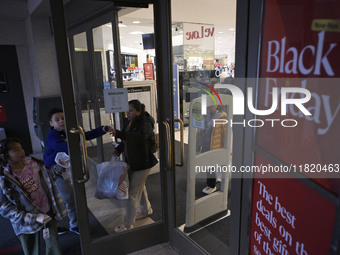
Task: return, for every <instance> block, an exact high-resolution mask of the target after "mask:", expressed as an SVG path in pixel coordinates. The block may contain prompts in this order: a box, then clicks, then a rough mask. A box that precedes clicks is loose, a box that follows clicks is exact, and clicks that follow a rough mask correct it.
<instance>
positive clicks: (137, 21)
mask: <svg viewBox="0 0 340 255" xmlns="http://www.w3.org/2000/svg"><path fill="white" fill-rule="evenodd" d="M132 23H133V24H140V21H139V20H135V21H132Z"/></svg>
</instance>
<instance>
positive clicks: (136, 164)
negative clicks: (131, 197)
mask: <svg viewBox="0 0 340 255" xmlns="http://www.w3.org/2000/svg"><path fill="white" fill-rule="evenodd" d="M154 123H155V121H154V119H153V118H152V116H151V115H150V114H149V113H147V112H145V113H144V114H141V115H140V116H137V117H136V118H134V119H133V120H132V122H131V125H130V128H129V129H128V125H129V123H128V125H126V126H125V127H124V129H123V131H121V132H120V131H118V130H117V131H116V132H117V133H116V137H118V138H121V139H122V140H123V141H124V143H121V144H120V145H119V146H118V147H117V148H116V149H117V151H118V152H119V153H121V152H123V151H124V149H125V146H126V149H125V153H126V152H127V155H126V158H127V160H126V161H127V163H128V164H129V166H130V170H131V171H138V170H145V169H148V168H151V167H153V166H155V165H156V164H157V163H158V160H157V158H156V157H155V155H154V154H153V153H152V147H153V145H154V143H155V138H154V135H153V128H154ZM127 129H128V130H127Z"/></svg>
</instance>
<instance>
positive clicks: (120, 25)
mask: <svg viewBox="0 0 340 255" xmlns="http://www.w3.org/2000/svg"><path fill="white" fill-rule="evenodd" d="M118 27H127V25H125V24H123V23H119V24H118Z"/></svg>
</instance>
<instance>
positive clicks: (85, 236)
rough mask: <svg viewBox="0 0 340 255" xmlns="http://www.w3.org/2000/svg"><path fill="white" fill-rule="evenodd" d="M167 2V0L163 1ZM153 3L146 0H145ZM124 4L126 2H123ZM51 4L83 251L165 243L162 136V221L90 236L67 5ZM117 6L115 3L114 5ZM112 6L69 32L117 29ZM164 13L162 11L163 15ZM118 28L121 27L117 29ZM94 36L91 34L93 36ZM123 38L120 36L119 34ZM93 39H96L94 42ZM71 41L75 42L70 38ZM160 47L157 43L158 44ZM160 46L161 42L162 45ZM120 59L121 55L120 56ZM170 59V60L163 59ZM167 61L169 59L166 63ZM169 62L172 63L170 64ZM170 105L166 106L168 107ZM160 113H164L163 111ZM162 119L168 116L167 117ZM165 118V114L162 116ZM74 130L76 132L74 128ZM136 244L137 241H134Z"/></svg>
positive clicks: (164, 56) (162, 151)
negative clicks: (91, 20)
mask: <svg viewBox="0 0 340 255" xmlns="http://www.w3.org/2000/svg"><path fill="white" fill-rule="evenodd" d="M163 2H164V1H163ZM132 3H133V1H127V5H128V7H131V4H132ZM136 3H137V4H136V6H141V1H138V2H137V1H136ZM147 3H150V4H152V3H153V2H152V1H149V2H146V1H145V2H143V4H144V5H145V4H147ZM119 4H120V6H121V4H124V3H122V2H119ZM162 4H163V3H158V2H157V3H155V4H154V12H155V13H156V12H160V10H161V9H163V10H164V8H163V6H162ZM50 6H51V17H52V26H53V31H54V38H55V44H56V53H57V62H58V68H59V77H60V88H61V94H62V102H63V108H64V114H65V119H66V129H67V138H68V147H69V153H70V156H71V158H72V162H71V166H72V169H79V171H75V170H73V179H74V191H75V200H76V207H77V212H78V222H79V226H80V228H79V229H80V237H81V247H82V253H83V254H95V253H97V254H111V253H112V251H113V250H114V252H115V253H118V254H123V253H129V252H134V251H136V250H140V249H143V248H146V247H150V246H153V245H156V244H160V243H164V242H166V241H168V226H167V222H168V221H167V219H166V215H167V214H166V212H167V210H168V209H167V208H168V204H167V202H166V201H167V197H169V196H168V193H167V190H166V188H165V187H166V181H165V173H166V172H168V171H169V169H164V166H167V164H164V163H163V164H162V162H164V161H165V158H167V155H168V153H167V152H166V148H168V147H167V144H165V142H166V143H167V142H168V141H167V140H166V139H160V145H161V147H162V148H164V149H160V167H161V170H160V173H161V180H162V181H161V183H162V191H161V192H162V200H163V201H164V203H163V205H162V210H163V212H164V214H163V219H162V220H161V221H159V222H156V223H153V224H151V225H147V226H143V227H141V228H138V229H134V230H132V231H128V232H126V233H124V232H123V233H121V234H114V235H106V236H103V237H100V238H97V239H91V236H90V223H89V218H88V208H87V201H86V195H85V194H86V193H85V180H84V172H82V169H83V166H82V159H81V150H80V146H79V144H80V136H79V134H74V133H75V132H74V131H76V132H78V131H77V130H79V128H78V120H77V117H76V116H77V113H76V109H75V101H74V91H73V81H72V73H71V63H70V53H69V45H68V36H67V30H66V23H65V16H64V5H63V1H60V0H50ZM111 6H112V7H113V5H111ZM112 9H113V8H111V9H110V10H109V12H107V13H106V14H105V15H103V13H101V14H100V17H99V18H97V19H95V20H94V22H86V23H83V24H82V26H79V27H77V28H74V29H72V31H71V33H69V35H75V34H77V33H80V32H85V31H86V32H87V33H88V32H89V31H90V33H92V31H91V29H92V28H94V27H96V26H100V25H103V24H105V23H107V22H112V25H116V29H117V28H118V24H117V22H115V19H114V18H115V17H113V16H115V15H112V13H113V12H112ZM160 16H161V15H160ZM117 30H118V29H117ZM155 33H156V34H157V33H158V34H160V31H159V30H155ZM90 37H91V36H90ZM118 38H119V37H118ZM159 38H162V39H161V40H160V41H158V42H157V43H156V44H157V45H162V44H164V40H166V41H168V38H167V37H166V38H165V37H164V35H160V36H159ZM87 42H89V37H88V36H87ZM91 43H92V42H91ZM70 44H71V45H72V44H73V42H72V40H70ZM156 47H157V46H156ZM158 47H159V46H158ZM89 49H90V52H91V51H92V54H94V52H93V51H94V49H93V47H92V49H91V47H89ZM159 54H160V55H159V56H160V57H159V58H158V59H168V56H169V55H168V54H169V52H167V51H161V52H160V53H159ZM118 59H119V58H118ZM163 62H166V61H163ZM166 64H167V63H166ZM158 66H159V70H158V72H161V69H162V64H158ZM167 66H169V64H167ZM161 77H162V75H159V76H158V78H159V80H161ZM165 108H166V107H165ZM159 116H162V113H160V112H159ZM162 119H165V118H164V117H163V118H162ZM159 120H161V118H159ZM71 131H73V132H71ZM165 134H167V133H166V130H165V129H164V128H161V129H160V134H159V135H160V137H165ZM131 244H133V245H131Z"/></svg>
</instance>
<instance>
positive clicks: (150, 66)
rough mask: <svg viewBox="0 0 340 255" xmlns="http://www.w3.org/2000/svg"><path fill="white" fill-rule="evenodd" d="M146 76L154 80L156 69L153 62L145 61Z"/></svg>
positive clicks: (146, 78) (147, 78)
mask: <svg viewBox="0 0 340 255" xmlns="http://www.w3.org/2000/svg"><path fill="white" fill-rule="evenodd" d="M143 67H144V77H145V80H154V79H155V77H154V70H153V64H152V63H144V64H143Z"/></svg>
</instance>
